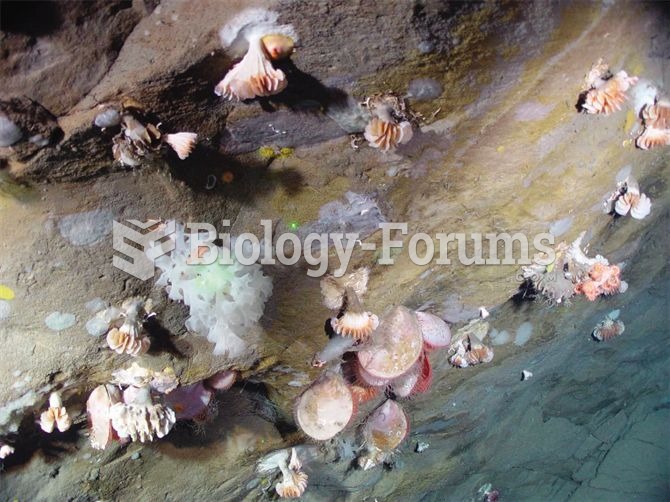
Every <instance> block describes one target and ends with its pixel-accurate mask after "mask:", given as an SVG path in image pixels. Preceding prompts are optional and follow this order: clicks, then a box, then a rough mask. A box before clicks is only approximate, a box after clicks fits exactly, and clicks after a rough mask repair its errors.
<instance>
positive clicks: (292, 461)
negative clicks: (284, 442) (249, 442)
mask: <svg viewBox="0 0 670 502" xmlns="http://www.w3.org/2000/svg"><path fill="white" fill-rule="evenodd" d="M303 451H304V450H303ZM256 471H257V472H258V473H259V474H261V475H268V474H272V473H275V472H277V471H279V472H280V473H281V476H282V479H281V481H280V482H279V483H277V484H276V485H275V491H276V492H277V494H278V495H279V496H280V497H281V498H298V497H300V496H301V495H302V494H303V493H304V492H305V489H306V488H307V479H308V477H307V474H305V473H304V472H302V463H301V462H300V459H299V458H298V452H297V449H296V448H286V449H283V450H278V451H274V452H272V453H270V454H269V455H266V456H265V457H264V458H263V459H261V460H260V461H259V462H258V465H257V466H256Z"/></svg>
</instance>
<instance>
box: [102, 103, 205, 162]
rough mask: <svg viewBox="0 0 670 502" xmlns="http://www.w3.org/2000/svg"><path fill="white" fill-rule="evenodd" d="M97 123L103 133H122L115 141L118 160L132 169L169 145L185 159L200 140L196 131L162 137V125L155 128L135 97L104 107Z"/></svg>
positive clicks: (115, 158)
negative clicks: (112, 131)
mask: <svg viewBox="0 0 670 502" xmlns="http://www.w3.org/2000/svg"><path fill="white" fill-rule="evenodd" d="M99 108H100V111H99V112H98V114H97V115H96V116H95V119H94V124H95V125H96V126H98V127H100V128H101V129H102V130H103V131H105V130H106V129H114V130H119V133H118V134H117V135H116V136H114V138H113V139H112V154H113V155H114V160H116V161H117V162H119V163H121V164H122V165H124V166H128V167H137V166H139V165H140V164H142V161H143V159H144V158H145V157H147V156H148V155H150V154H152V153H155V152H157V151H159V150H160V147H161V145H162V144H163V143H167V144H168V145H169V146H170V147H171V148H172V149H173V150H174V151H175V152H176V153H177V156H178V157H179V158H180V159H181V160H184V159H185V158H187V157H188V156H189V155H190V154H191V151H192V150H193V148H194V147H195V144H196V142H197V140H198V135H197V134H196V133H193V132H178V133H174V134H162V133H161V132H160V131H159V130H158V126H160V124H158V125H154V124H153V123H152V122H151V120H150V119H149V117H148V115H147V113H146V112H145V111H144V109H143V107H142V105H141V104H139V103H138V102H137V101H135V100H134V99H131V98H126V99H124V100H123V101H122V102H121V103H120V104H119V105H117V104H104V105H100V107H99Z"/></svg>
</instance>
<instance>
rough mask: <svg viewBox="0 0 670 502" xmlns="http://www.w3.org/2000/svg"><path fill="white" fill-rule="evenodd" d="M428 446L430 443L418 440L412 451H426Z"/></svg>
mask: <svg viewBox="0 0 670 502" xmlns="http://www.w3.org/2000/svg"><path fill="white" fill-rule="evenodd" d="M429 446H430V444H428V443H425V442H423V441H418V442H417V443H416V448H414V451H415V452H417V453H421V452H423V451H426V450H427V449H428V447H429Z"/></svg>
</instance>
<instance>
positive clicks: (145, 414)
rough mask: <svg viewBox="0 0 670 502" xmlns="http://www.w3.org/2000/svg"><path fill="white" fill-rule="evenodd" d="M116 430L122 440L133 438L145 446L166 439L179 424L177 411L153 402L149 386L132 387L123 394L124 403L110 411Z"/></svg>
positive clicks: (116, 405)
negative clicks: (175, 424) (159, 439)
mask: <svg viewBox="0 0 670 502" xmlns="http://www.w3.org/2000/svg"><path fill="white" fill-rule="evenodd" d="M109 417H110V419H111V421H112V427H113V428H114V430H115V431H116V432H117V434H118V435H119V437H120V438H121V439H126V438H130V439H131V440H132V441H140V442H141V443H144V442H147V441H153V439H154V436H156V437H158V438H162V437H163V436H165V435H167V433H168V432H170V430H171V429H172V426H173V425H174V423H175V422H176V421H177V419H176V417H175V413H174V411H172V410H171V409H170V408H168V407H167V406H163V405H162V404H156V403H154V402H153V399H152V398H151V392H150V389H149V387H148V386H145V387H140V388H137V387H129V388H128V389H126V390H125V391H124V392H123V403H116V404H114V405H112V407H111V408H110V409H109Z"/></svg>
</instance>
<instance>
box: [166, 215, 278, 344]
mask: <svg viewBox="0 0 670 502" xmlns="http://www.w3.org/2000/svg"><path fill="white" fill-rule="evenodd" d="M174 238H175V245H176V247H175V250H174V251H173V252H172V253H170V254H169V255H165V256H162V257H160V258H158V259H157V260H156V266H158V268H160V269H161V270H162V272H163V273H162V274H161V276H160V277H159V278H158V281H157V282H156V285H158V286H165V288H166V291H167V292H168V296H169V297H170V299H172V300H179V301H183V302H184V304H186V305H188V306H189V307H190V316H189V318H188V319H187V320H186V328H188V329H189V330H190V331H194V332H196V333H199V334H201V335H204V336H206V337H207V339H208V340H209V341H210V342H213V343H214V344H215V347H214V353H215V354H227V355H228V357H237V356H239V355H241V354H242V353H243V352H244V351H245V349H246V348H247V342H246V341H245V340H244V338H245V335H247V333H248V332H249V329H250V328H251V327H253V326H254V325H255V324H256V323H257V322H258V320H259V319H260V318H261V316H262V315H263V310H264V307H265V302H266V301H267V300H268V298H269V297H270V295H271V293H272V280H271V279H270V278H269V277H268V276H266V275H263V270H262V268H261V266H260V265H258V264H255V263H254V264H251V265H242V264H240V263H239V262H238V261H237V260H235V258H234V256H232V263H231V264H223V263H219V261H216V262H214V263H212V264H210V265H194V264H191V263H192V256H191V237H190V235H188V234H186V233H184V229H183V227H182V226H179V225H178V226H177V231H176V232H175V234H174ZM231 247H232V246H231ZM219 250H220V251H221V252H223V250H222V249H221V248H219ZM231 254H232V253H231Z"/></svg>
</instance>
